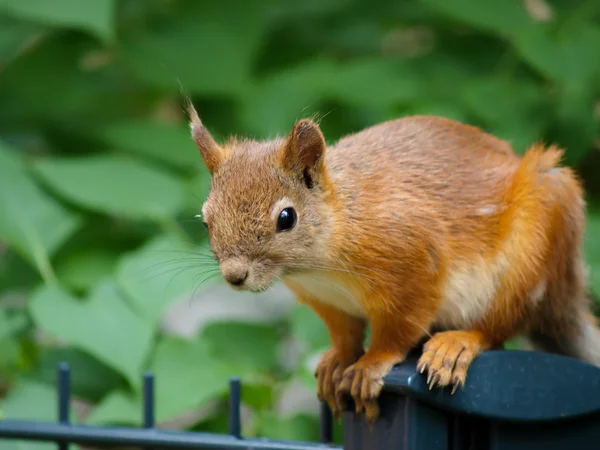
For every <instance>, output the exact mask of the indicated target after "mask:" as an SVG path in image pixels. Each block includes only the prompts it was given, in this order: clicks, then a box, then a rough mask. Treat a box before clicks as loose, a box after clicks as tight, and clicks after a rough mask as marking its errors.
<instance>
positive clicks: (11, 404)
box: [1, 380, 56, 450]
mask: <svg viewBox="0 0 600 450" xmlns="http://www.w3.org/2000/svg"><path fill="white" fill-rule="evenodd" d="M1 409H2V412H3V416H2V419H9V420H39V421H48V422H52V421H55V420H56V391H55V389H54V388H53V387H52V386H51V385H47V384H43V383H37V382H32V381H25V380H22V381H20V382H19V383H18V384H17V386H16V387H15V388H13V389H12V390H11V391H10V392H9V394H8V396H7V397H6V399H5V400H4V401H3V402H2V404H1ZM55 448H56V444H53V443H38V442H30V441H10V440H9V441H3V442H2V449H3V450H54V449H55Z"/></svg>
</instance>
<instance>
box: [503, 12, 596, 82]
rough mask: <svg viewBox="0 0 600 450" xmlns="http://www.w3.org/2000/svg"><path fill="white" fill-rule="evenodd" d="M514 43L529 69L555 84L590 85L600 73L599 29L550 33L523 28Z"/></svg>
mask: <svg viewBox="0 0 600 450" xmlns="http://www.w3.org/2000/svg"><path fill="white" fill-rule="evenodd" d="M514 44H515V47H516V49H517V50H518V51H519V53H520V54H521V55H522V57H523V58H524V59H525V60H526V61H527V62H528V63H529V64H530V65H531V66H533V67H534V68H535V69H537V70H538V71H540V72H541V73H542V74H544V75H545V76H547V77H549V78H550V79H553V80H555V81H559V82H562V83H565V84H569V85H578V84H590V83H592V82H593V80H594V77H596V76H597V75H598V73H599V72H600V27H597V26H594V25H592V24H587V23H583V24H581V25H580V26H571V27H568V28H563V29H559V30H557V31H555V32H554V33H553V32H551V30H550V29H548V28H545V27H541V26H538V27H531V28H527V29H523V30H521V31H520V32H519V33H518V34H517V35H516V36H515V39H514Z"/></svg>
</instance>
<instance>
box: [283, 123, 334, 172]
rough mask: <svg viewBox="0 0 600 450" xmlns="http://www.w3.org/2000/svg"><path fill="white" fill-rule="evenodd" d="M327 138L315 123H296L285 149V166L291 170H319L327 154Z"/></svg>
mask: <svg viewBox="0 0 600 450" xmlns="http://www.w3.org/2000/svg"><path fill="white" fill-rule="evenodd" d="M325 148H326V144H325V138H324V137H323V133H322V132H321V129H320V128H319V125H317V124H316V123H315V122H313V121H312V120H310V119H302V120H299V121H298V122H296V124H295V125H294V128H293V129H292V131H291V133H290V135H289V136H288V139H287V142H286V143H285V146H284V149H283V162H284V165H285V166H286V167H288V168H290V169H300V170H305V169H309V170H313V169H314V170H317V171H318V170H319V169H320V167H321V162H322V160H323V155H324V154H325Z"/></svg>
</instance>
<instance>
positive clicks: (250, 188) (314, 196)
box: [189, 104, 333, 292]
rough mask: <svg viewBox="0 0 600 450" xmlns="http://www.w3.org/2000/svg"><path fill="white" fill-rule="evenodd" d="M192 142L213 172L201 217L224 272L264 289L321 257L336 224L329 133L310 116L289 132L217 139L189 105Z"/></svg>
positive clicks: (234, 282) (236, 283)
mask: <svg viewBox="0 0 600 450" xmlns="http://www.w3.org/2000/svg"><path fill="white" fill-rule="evenodd" d="M189 113H190V128H191V132H192V137H193V139H194V142H195V143H196V145H197V146H198V149H199V150H200V153H201V155H202V159H203V160H204V163H205V165H206V167H207V168H208V170H209V172H210V173H211V175H212V179H211V187H210V192H209V195H208V198H207V200H206V202H205V203H204V205H203V207H202V219H203V221H204V224H205V225H206V227H207V229H208V234H209V241H210V247H211V250H212V252H213V253H214V255H215V257H216V258H217V260H218V262H219V267H220V269H221V273H222V275H223V278H224V279H225V280H226V281H227V282H228V283H229V284H230V285H231V286H233V287H234V288H237V289H246V290H250V291H254V292H260V291H264V290H266V289H268V288H269V287H270V286H271V285H272V284H273V283H274V282H276V281H278V280H281V279H282V278H283V277H285V276H286V275H288V274H292V273H297V272H299V271H302V270H309V269H311V268H314V265H315V264H316V262H318V261H321V260H322V259H323V255H324V252H325V249H326V245H325V244H326V242H327V240H328V237H329V236H330V234H331V227H332V225H333V221H332V218H331V217H332V212H331V208H330V206H328V203H329V202H327V196H328V195H329V193H330V189H329V187H328V186H329V183H328V181H327V175H326V173H325V164H324V154H325V150H326V144H325V139H324V138H323V134H322V133H321V130H320V128H319V126H318V125H317V124H316V123H314V122H313V121H311V120H307V119H304V120H300V121H298V122H296V124H295V125H294V127H293V129H292V131H291V132H290V134H289V135H288V136H287V138H278V139H275V140H273V141H265V142H258V141H252V140H238V139H230V140H229V141H228V142H227V143H226V144H224V145H223V146H221V145H219V144H217V143H216V142H215V140H214V139H213V138H212V136H211V135H210V133H209V132H208V130H207V129H206V128H205V127H204V126H203V124H202V122H201V121H200V119H199V117H198V114H197V113H196V111H195V110H194V108H193V107H192V106H191V104H190V106H189Z"/></svg>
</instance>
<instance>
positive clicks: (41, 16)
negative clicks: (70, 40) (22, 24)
mask: <svg viewBox="0 0 600 450" xmlns="http://www.w3.org/2000/svg"><path fill="white" fill-rule="evenodd" d="M0 12H3V13H5V14H8V15H10V16H12V17H15V18H19V19H25V20H31V21H33V22H39V23H42V24H47V25H52V26H57V27H67V28H74V29H79V30H84V31H88V32H90V33H92V34H94V35H96V36H98V37H99V38H101V39H103V40H105V41H109V40H110V39H111V38H112V37H113V35H114V13H115V0H27V1H20V0H0Z"/></svg>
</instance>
